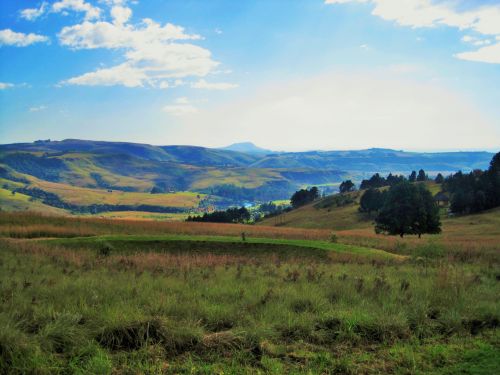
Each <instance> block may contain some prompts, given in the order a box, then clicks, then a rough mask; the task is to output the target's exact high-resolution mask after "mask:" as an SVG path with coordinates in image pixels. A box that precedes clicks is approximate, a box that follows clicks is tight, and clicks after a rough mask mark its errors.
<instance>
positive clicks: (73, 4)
mask: <svg viewBox="0 0 500 375" xmlns="http://www.w3.org/2000/svg"><path fill="white" fill-rule="evenodd" d="M67 10H72V11H74V12H83V13H85V19H86V20H93V19H98V18H99V17H100V15H101V9H100V8H98V7H94V6H92V4H90V3H87V2H85V1H84V0H60V1H57V2H55V3H54V4H52V12H54V13H63V12H65V11H67Z"/></svg>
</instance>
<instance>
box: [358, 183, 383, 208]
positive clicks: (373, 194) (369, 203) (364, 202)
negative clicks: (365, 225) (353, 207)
mask: <svg viewBox="0 0 500 375" xmlns="http://www.w3.org/2000/svg"><path fill="white" fill-rule="evenodd" d="M385 196H386V193H385V192H381V191H380V190H378V189H373V188H370V189H368V190H367V191H365V193H364V194H363V195H362V196H361V199H360V201H359V211H360V212H366V213H368V214H371V213H372V212H376V211H378V210H380V209H381V208H382V206H383V205H384V201H385Z"/></svg>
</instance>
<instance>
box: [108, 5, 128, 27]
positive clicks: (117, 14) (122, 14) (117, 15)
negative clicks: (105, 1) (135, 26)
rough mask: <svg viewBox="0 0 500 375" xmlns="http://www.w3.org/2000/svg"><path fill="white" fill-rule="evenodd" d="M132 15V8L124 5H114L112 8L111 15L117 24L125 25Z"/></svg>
mask: <svg viewBox="0 0 500 375" xmlns="http://www.w3.org/2000/svg"><path fill="white" fill-rule="evenodd" d="M131 16H132V9H130V8H128V7H122V6H114V7H113V8H111V17H113V23H115V24H116V25H123V24H124V23H125V22H127V21H128V20H129V18H130V17H131Z"/></svg>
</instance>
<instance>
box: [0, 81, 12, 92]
mask: <svg viewBox="0 0 500 375" xmlns="http://www.w3.org/2000/svg"><path fill="white" fill-rule="evenodd" d="M14 86H15V85H14V84H13V83H7V82H0V90H6V89H10V88H12V87H14Z"/></svg>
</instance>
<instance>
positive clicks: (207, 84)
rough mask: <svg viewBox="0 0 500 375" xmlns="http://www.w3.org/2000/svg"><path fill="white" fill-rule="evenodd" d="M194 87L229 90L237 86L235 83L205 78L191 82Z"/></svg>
mask: <svg viewBox="0 0 500 375" xmlns="http://www.w3.org/2000/svg"><path fill="white" fill-rule="evenodd" d="M191 87H192V88H194V89H206V90H230V89H235V88H236V87H238V85H237V84H234V83H228V82H207V81H206V80H205V79H200V80H199V81H197V82H194V83H192V84H191Z"/></svg>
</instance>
